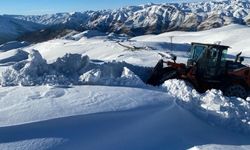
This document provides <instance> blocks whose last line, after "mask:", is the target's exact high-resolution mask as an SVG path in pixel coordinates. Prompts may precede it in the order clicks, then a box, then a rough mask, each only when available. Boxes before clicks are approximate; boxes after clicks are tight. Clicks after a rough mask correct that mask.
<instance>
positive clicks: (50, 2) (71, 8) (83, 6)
mask: <svg viewBox="0 0 250 150" xmlns="http://www.w3.org/2000/svg"><path fill="white" fill-rule="evenodd" d="M194 1H201V0H1V1H0V14H16V15H39V14H51V13H58V12H75V11H85V10H101V9H115V8H120V7H124V6H131V5H140V4H146V3H150V2H152V3H176V2H194Z"/></svg>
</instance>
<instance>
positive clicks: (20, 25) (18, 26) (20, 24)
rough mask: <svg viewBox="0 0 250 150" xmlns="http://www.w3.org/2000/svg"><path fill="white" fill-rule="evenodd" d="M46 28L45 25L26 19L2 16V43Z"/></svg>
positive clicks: (0, 17)
mask: <svg viewBox="0 0 250 150" xmlns="http://www.w3.org/2000/svg"><path fill="white" fill-rule="evenodd" d="M42 28H44V25H42V24H37V23H35V22H29V21H26V20H21V19H16V18H11V17H8V16H0V43H4V42H7V41H9V40H13V39H15V38H17V37H19V36H21V35H23V34H25V33H29V32H33V31H36V30H39V29H42Z"/></svg>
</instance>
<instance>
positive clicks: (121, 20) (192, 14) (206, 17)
mask: <svg viewBox="0 0 250 150" xmlns="http://www.w3.org/2000/svg"><path fill="white" fill-rule="evenodd" d="M249 11H250V1H248V0H225V1H207V2H195V3H165V4H152V3H151V4H146V5H139V6H129V7H124V8H120V9H116V10H100V11H84V12H74V13H57V14H51V15H40V16H11V17H13V18H17V19H22V20H25V21H30V22H34V23H38V24H43V25H49V26H56V27H60V28H67V29H74V30H78V31H84V30H86V29H94V30H99V31H102V32H115V33H127V34H129V35H132V36H134V35H143V34H152V33H153V34H158V33H162V32H166V31H173V30H185V31H197V30H207V29H211V28H216V27H221V26H225V25H228V24H232V23H237V24H246V23H247V24H249V23H250V21H249V18H250V17H246V16H248V14H249ZM245 17H246V18H245Z"/></svg>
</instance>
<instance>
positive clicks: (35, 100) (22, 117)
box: [0, 25, 250, 150]
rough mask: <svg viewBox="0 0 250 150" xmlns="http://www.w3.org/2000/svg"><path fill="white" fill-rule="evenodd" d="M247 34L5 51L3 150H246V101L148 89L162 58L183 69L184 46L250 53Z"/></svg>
mask: <svg viewBox="0 0 250 150" xmlns="http://www.w3.org/2000/svg"><path fill="white" fill-rule="evenodd" d="M229 31H230V33H228V32H229ZM248 32H249V27H245V26H239V25H230V26H227V27H223V28H219V29H213V30H209V31H201V32H169V33H164V34H160V35H147V36H140V37H135V38H132V39H126V38H124V39H122V40H121V39H120V37H122V36H120V35H119V36H118V38H117V37H116V36H117V35H115V34H112V35H107V34H106V35H101V34H97V36H94V37H88V35H86V34H81V33H80V34H79V37H78V39H77V40H76V39H73V38H70V37H71V36H74V35H75V34H72V35H69V36H68V38H62V39H54V40H50V41H46V42H42V43H37V44H33V45H29V46H26V47H22V48H21V49H10V50H6V51H4V50H3V52H1V53H0V61H4V63H3V64H4V65H5V66H0V72H1V77H0V79H1V86H2V87H1V88H0V114H1V115H0V133H1V134H0V149H16V148H18V149H82V148H84V149H121V150H123V149H144V150H149V149H188V148H193V149H220V148H222V149H223V148H226V149H230V148H231V149H234V148H239V149H240V148H242V149H244V148H245V149H248V147H249V145H250V141H249V138H250V136H249V133H250V104H249V103H248V102H246V101H245V100H243V99H240V98H228V97H225V96H223V95H222V92H221V91H218V90H210V91H207V92H206V93H203V94H200V93H198V92H197V91H196V90H194V89H193V88H192V87H191V86H190V85H189V84H187V83H185V82H184V81H180V80H169V81H166V82H165V83H164V84H163V85H162V86H160V87H152V86H150V85H146V84H145V81H146V80H147V78H148V77H149V75H150V73H151V72H152V67H153V66H154V65H155V64H156V63H157V61H158V60H159V59H160V58H162V55H164V56H166V57H167V58H169V57H170V55H171V54H170V53H174V54H176V55H177V56H178V59H177V61H178V62H185V61H186V59H187V51H188V50H187V49H188V48H189V44H190V43H189V42H190V41H193V40H194V41H196V42H199V41H202V39H203V40H205V39H207V41H206V42H214V41H217V40H218V39H219V38H220V39H221V40H222V43H223V44H227V42H228V44H229V45H230V46H232V47H233V48H235V45H236V44H237V43H238V44H239V45H240V46H241V47H248V46H249V45H241V44H242V43H244V42H247V40H248V38H247V36H246V35H245V34H247V33H248ZM87 33H91V32H90V31H87ZM214 34H216V35H217V36H219V37H218V38H217V37H216V36H214ZM238 34H241V36H237V35H238ZM170 35H173V36H174V42H175V43H174V49H173V50H172V51H171V50H170V48H171V44H169V36H170ZM233 35H234V36H233ZM110 36H112V39H110ZM236 36H237V37H236ZM243 38H244V39H243ZM118 42H119V43H120V44H119V43H118ZM122 45H123V46H122ZM131 48H132V50H131ZM133 48H134V49H133ZM243 52H244V54H245V55H246V56H248V55H249V53H248V51H247V50H246V49H245V50H244V51H243ZM18 53H25V56H26V57H28V58H25V57H21V56H19V55H17V54H18ZM159 53H160V54H159ZM229 53H230V54H234V53H235V51H231V50H230V51H229ZM17 58H18V59H17ZM167 58H164V59H167ZM14 60H15V61H14ZM10 62H14V64H13V65H12V64H9V65H8V63H10ZM246 63H248V62H246ZM6 65H7V66H6ZM248 99H249V98H248ZM214 144H217V145H214Z"/></svg>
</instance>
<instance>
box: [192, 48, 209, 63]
mask: <svg viewBox="0 0 250 150" xmlns="http://www.w3.org/2000/svg"><path fill="white" fill-rule="evenodd" d="M206 48H207V46H205V45H193V47H192V49H191V53H190V54H191V55H190V58H191V59H193V60H198V59H199V58H200V57H201V55H202V54H203V52H204V51H205V49H206Z"/></svg>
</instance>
